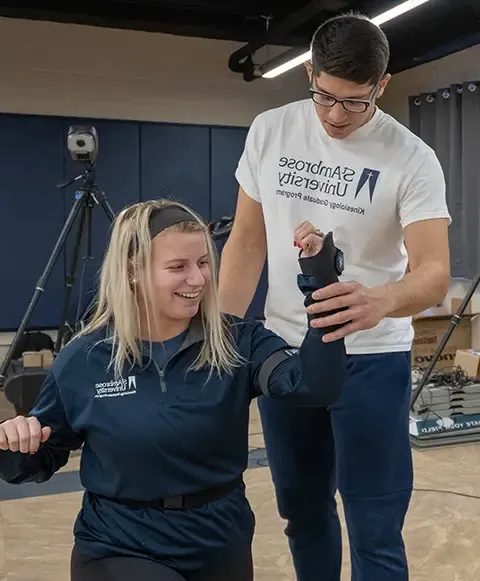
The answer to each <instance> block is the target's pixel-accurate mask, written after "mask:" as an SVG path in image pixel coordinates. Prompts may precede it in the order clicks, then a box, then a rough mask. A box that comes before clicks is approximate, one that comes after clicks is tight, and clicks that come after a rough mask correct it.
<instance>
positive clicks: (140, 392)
mask: <svg viewBox="0 0 480 581" xmlns="http://www.w3.org/2000/svg"><path fill="white" fill-rule="evenodd" d="M298 281H299V288H300V289H301V290H302V292H303V293H304V295H305V296H306V297H308V296H310V295H311V292H312V291H313V290H314V289H316V288H319V287H320V286H321V285H320V284H318V282H317V281H316V280H315V279H314V278H313V277H312V276H304V275H299V276H298ZM305 316H307V315H305ZM231 331H232V333H233V336H234V337H235V342H236V348H237V350H238V352H239V353H240V355H241V356H242V357H243V358H244V359H245V361H246V363H244V364H242V365H241V366H240V367H239V368H238V369H237V370H236V371H235V372H234V373H233V374H232V375H228V374H224V375H223V376H222V377H218V375H217V374H216V373H212V375H211V376H210V378H208V376H209V373H208V370H207V369H205V370H200V371H187V369H188V367H189V366H190V364H191V363H192V362H193V361H194V359H195V358H196V356H197V355H198V352H199V349H200V346H201V343H202V341H203V338H204V335H203V326H202V323H201V321H200V319H199V318H195V319H194V320H193V321H192V324H191V326H190V328H189V330H188V333H187V334H186V337H185V339H184V340H183V344H182V345H181V347H180V349H178V350H176V351H175V352H174V354H172V355H171V356H170V357H169V358H168V359H167V361H164V362H161V365H159V364H158V362H157V361H155V360H152V359H150V356H149V355H148V354H147V352H145V356H144V359H143V363H142V365H141V366H140V365H137V366H134V367H132V368H128V369H126V371H125V375H124V377H123V379H121V380H116V379H115V378H114V374H113V370H112V371H110V370H107V366H108V364H109V362H110V358H111V354H112V341H111V339H110V338H109V335H108V332H107V330H104V331H98V332H95V333H93V334H90V335H87V336H84V337H81V338H78V339H74V340H73V341H71V342H70V343H69V344H68V345H67V346H66V347H65V348H64V349H62V351H61V352H60V353H59V354H58V356H57V357H56V359H55V361H54V363H53V367H52V368H51V370H50V372H49V373H48V376H47V378H46V380H45V383H44V385H43V387H42V390H41V393H40V394H39V397H38V400H37V402H36V405H35V408H34V409H33V410H32V412H31V414H30V415H32V416H36V417H37V418H38V419H39V421H40V423H41V424H42V425H44V426H45V425H46V426H50V427H51V428H52V433H51V436H50V438H49V439H48V441H47V442H45V443H43V444H42V445H41V446H40V449H39V451H38V452H37V453H36V454H33V455H30V454H22V453H20V452H10V451H0V477H1V478H2V479H3V480H5V481H7V482H10V483H22V482H32V481H33V482H44V481H46V480H48V479H50V478H51V477H52V475H53V474H54V473H55V472H56V471H57V470H59V469H60V468H61V467H62V466H64V465H65V464H66V463H67V461H68V458H69V454H70V452H71V451H72V450H75V449H79V448H80V447H82V446H83V450H82V458H81V465H80V477H81V482H82V485H83V486H84V488H85V490H86V492H85V495H84V500H83V507H82V510H81V512H80V514H79V517H78V519H77V522H76V525H75V536H76V543H77V546H79V547H80V549H81V550H82V551H84V552H86V553H89V554H92V555H98V556H109V555H113V554H130V555H132V554H133V555H135V554H138V555H145V554H148V555H150V556H151V557H152V558H157V559H159V560H161V561H162V562H164V563H166V564H169V565H170V566H178V562H177V560H176V559H183V560H184V561H185V562H187V561H188V559H190V561H188V562H189V563H191V567H194V566H195V565H194V562H196V561H195V559H200V556H199V555H201V553H202V550H206V549H207V548H208V549H213V548H218V547H220V546H224V545H225V543H227V544H228V543H230V542H231V540H232V538H236V536H238V535H239V534H243V535H246V536H247V537H248V538H251V534H252V532H253V515H252V514H251V512H250V508H249V506H248V502H247V501H246V500H245V498H244V493H243V490H242V491H240V490H239V491H236V492H234V493H232V494H230V495H229V496H228V497H227V498H224V499H221V500H220V501H216V502H214V503H212V504H211V505H209V506H207V507H205V508H201V509H188V510H183V511H182V510H180V511H170V510H165V511H160V510H157V509H152V508H148V509H145V508H142V509H137V508H132V507H131V506H125V505H121V504H119V503H118V502H115V499H135V500H139V501H144V500H152V499H157V498H163V497H171V496H177V495H185V494H189V493H193V492H197V491H201V490H204V489H207V488H210V487H213V486H218V485H221V484H225V483H228V482H230V481H232V480H234V479H236V478H240V477H241V475H242V474H243V472H244V471H245V469H246V468H247V464H248V425H249V406H250V403H251V401H252V399H253V398H255V397H258V396H260V395H262V394H263V396H265V397H274V398H276V399H278V400H282V401H284V402H287V403H290V404H292V405H302V406H303V405H307V406H325V405H329V404H331V403H333V401H334V400H335V399H336V398H337V397H338V395H339V393H340V390H341V386H342V383H343V378H344V368H345V360H346V355H345V348H344V342H343V341H336V342H333V343H324V342H323V341H322V336H323V335H324V334H325V331H324V330H323V329H318V328H311V327H309V330H308V332H307V334H306V336H305V339H304V341H303V343H302V345H301V347H300V348H299V349H291V348H290V346H289V345H287V344H286V343H285V341H284V340H283V339H281V338H280V337H278V336H277V335H276V334H274V333H273V332H271V331H269V330H267V329H265V328H264V326H263V324H262V323H260V322H256V321H250V320H242V319H239V318H236V317H231ZM147 350H148V349H147ZM110 499H111V500H110ZM229 503H230V504H229ZM242 531H243V532H242Z"/></svg>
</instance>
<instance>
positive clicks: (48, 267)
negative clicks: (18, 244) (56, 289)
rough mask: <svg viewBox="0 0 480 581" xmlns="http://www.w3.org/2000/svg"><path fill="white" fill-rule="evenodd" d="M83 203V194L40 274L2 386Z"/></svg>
mask: <svg viewBox="0 0 480 581" xmlns="http://www.w3.org/2000/svg"><path fill="white" fill-rule="evenodd" d="M82 204H83V196H82V197H79V198H77V200H76V201H75V203H74V205H73V207H72V209H71V211H70V214H69V215H68V218H67V220H66V222H65V224H64V226H63V228H62V231H61V232H60V236H59V237H58V239H57V242H56V243H55V247H54V249H53V251H52V254H51V256H50V258H49V259H48V262H47V265H46V266H45V270H44V271H43V273H42V275H41V276H40V278H39V279H38V282H37V284H36V286H35V292H34V294H33V297H32V299H31V301H30V304H29V305H28V307H27V311H26V313H25V315H24V317H23V319H22V322H21V323H20V326H19V328H18V330H17V332H16V334H15V337H14V338H13V341H12V344H11V345H10V348H9V349H8V351H7V354H6V356H5V359H4V360H3V362H2V365H1V367H0V386H1V385H3V382H4V379H5V373H6V371H7V369H8V366H9V365H10V362H11V360H12V356H13V353H14V352H15V350H16V348H17V345H18V342H19V341H20V338H21V337H22V335H23V332H24V330H25V327H26V326H27V324H28V322H29V321H30V318H31V316H32V313H33V311H34V309H35V307H36V305H37V303H38V300H39V298H40V296H41V295H42V293H43V292H44V290H45V284H46V282H47V280H48V277H49V276H50V273H51V271H52V268H53V267H54V265H55V263H56V261H57V259H58V257H59V255H60V252H61V250H62V247H63V245H64V244H65V240H66V238H67V236H68V234H69V232H70V230H71V228H72V225H73V222H74V221H75V218H76V217H77V214H78V212H79V211H80V209H81V207H82Z"/></svg>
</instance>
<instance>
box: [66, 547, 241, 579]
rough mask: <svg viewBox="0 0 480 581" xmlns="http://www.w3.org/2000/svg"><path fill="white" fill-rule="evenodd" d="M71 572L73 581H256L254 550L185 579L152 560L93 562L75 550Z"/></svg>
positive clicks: (117, 558)
mask: <svg viewBox="0 0 480 581" xmlns="http://www.w3.org/2000/svg"><path fill="white" fill-rule="evenodd" d="M70 571H71V573H70V580H71V581H137V580H138V579H141V580H142V581H253V563H252V553H251V550H250V548H245V549H243V550H242V551H239V552H238V553H237V554H236V555H235V557H234V558H232V559H231V560H229V562H228V563H226V562H222V563H218V564H215V563H212V564H211V565H209V566H208V568H205V569H204V570H202V571H197V572H195V573H193V574H192V573H188V574H184V575H181V574H180V573H179V572H177V571H174V570H173V569H170V568H168V567H165V566H164V565H162V564H160V563H157V562H155V561H151V560H149V559H142V558H137V557H111V558H108V559H92V558H91V557H87V556H85V555H82V554H81V553H79V552H78V551H76V550H75V549H73V552H72V559H71V568H70Z"/></svg>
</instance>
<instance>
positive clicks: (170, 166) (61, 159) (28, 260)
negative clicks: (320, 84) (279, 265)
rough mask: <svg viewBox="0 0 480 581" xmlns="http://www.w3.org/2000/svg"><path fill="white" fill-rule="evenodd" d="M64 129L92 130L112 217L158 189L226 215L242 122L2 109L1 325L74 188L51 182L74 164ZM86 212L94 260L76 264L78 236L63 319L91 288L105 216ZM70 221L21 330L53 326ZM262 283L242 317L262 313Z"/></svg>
mask: <svg viewBox="0 0 480 581" xmlns="http://www.w3.org/2000/svg"><path fill="white" fill-rule="evenodd" d="M71 125H94V126H95V127H96V129H97V132H98V138H99V154H98V159H97V163H96V183H97V185H98V186H99V187H100V188H101V189H102V190H104V191H105V193H106V194H107V198H108V201H109V202H110V205H111V206H112V209H113V211H114V212H115V213H116V212H118V211H119V210H120V209H121V208H122V207H124V206H125V205H126V204H129V203H131V202H135V201H138V200H147V199H152V198H159V197H164V196H165V193H166V190H165V187H166V188H168V190H170V191H171V195H172V197H174V198H177V199H179V200H182V201H184V202H186V203H188V204H190V205H191V206H192V207H193V208H194V209H195V210H196V211H197V212H199V213H200V214H201V215H202V217H203V218H204V219H206V220H212V219H216V218H219V217H221V216H223V215H233V214H234V211H235V204H236V197H237V188H238V185H237V183H236V180H235V177H234V172H235V168H236V165H237V162H238V159H239V157H240V155H241V152H242V149H243V145H244V141H245V137H246V134H247V128H246V127H216V126H202V125H181V124H166V123H149V122H133V121H116V120H103V119H102V120H99V119H79V118H62V117H46V116H35V115H1V116H0V135H1V136H2V139H1V140H0V178H1V194H0V218H1V232H2V243H1V244H0V268H1V270H2V276H1V281H2V292H1V300H0V331H12V330H16V329H17V328H18V326H19V324H20V322H21V320H22V318H23V316H24V314H25V311H26V309H27V306H28V304H29V302H30V300H31V298H32V296H33V293H34V290H35V286H36V284H37V281H38V279H39V277H40V275H41V273H42V272H43V270H44V268H45V266H46V263H47V260H48V258H49V256H50V254H51V252H52V250H53V248H54V245H55V242H56V240H57V238H58V236H59V234H60V231H61V229H62V227H63V225H64V223H65V220H66V219H67V216H68V214H69V212H70V210H71V207H72V205H73V203H74V199H75V198H74V195H75V188H76V186H75V185H71V186H69V187H67V188H66V189H64V190H62V189H58V188H57V187H56V186H57V184H59V183H61V182H62V181H64V180H66V179H68V178H70V177H72V176H74V175H77V174H78V173H80V172H81V170H82V166H81V164H76V163H75V162H73V161H72V159H71V158H70V155H69V153H68V151H67V148H66V138H67V133H68V129H69V127H70V126H71ZM77 187H78V184H77ZM92 218H93V219H92V255H93V256H94V260H92V261H87V262H84V261H83V260H81V258H82V257H83V256H85V253H86V244H85V240H84V241H83V244H82V249H81V252H80V262H79V266H78V268H77V270H76V273H75V274H76V281H75V286H74V288H73V292H72V297H71V300H70V309H69V317H70V318H72V317H74V316H75V312H76V309H77V306H78V304H79V297H80V289H81V290H82V292H81V297H82V304H85V302H86V301H87V300H88V298H89V296H90V293H91V292H92V288H93V286H94V284H95V280H96V276H97V273H98V268H99V266H100V264H101V258H102V255H103V252H104V249H105V243H106V240H107V236H108V230H109V221H108V219H107V217H106V216H105V214H104V211H103V209H102V208H101V207H99V206H96V207H95V208H94V209H93V213H92ZM77 223H78V222H76V223H75V224H74V226H73V229H72V232H71V233H70V236H69V237H68V239H67V243H66V245H65V247H64V248H63V249H62V251H61V253H60V255H59V257H58V261H57V263H56V264H55V266H54V268H53V269H52V272H51V275H50V277H49V279H48V282H47V285H46V287H45V292H44V293H43V294H42V296H41V297H40V299H39V301H38V303H37V306H36V308H35V310H34V313H33V316H32V317H31V319H30V322H29V325H28V328H42V329H55V328H57V327H58V322H59V319H60V314H61V310H62V303H63V299H64V288H65V287H64V280H65V273H66V271H68V270H69V265H70V261H71V254H72V248H73V242H74V238H75V235H76V232H77ZM84 238H85V235H84ZM265 289H266V276H265V273H264V274H263V276H262V279H261V282H260V285H259V288H258V290H257V294H256V296H255V299H254V301H253V302H252V305H251V307H250V310H249V313H248V315H249V316H254V317H261V316H262V314H263V303H264V296H265Z"/></svg>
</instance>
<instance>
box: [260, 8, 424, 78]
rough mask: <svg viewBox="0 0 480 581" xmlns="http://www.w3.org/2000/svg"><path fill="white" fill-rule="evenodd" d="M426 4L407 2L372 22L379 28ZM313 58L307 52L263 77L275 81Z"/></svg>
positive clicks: (267, 72) (373, 19)
mask: <svg viewBox="0 0 480 581" xmlns="http://www.w3.org/2000/svg"><path fill="white" fill-rule="evenodd" d="M426 2H430V0H406V2H402V3H401V4H399V5H398V6H395V7H394V8H392V9H391V10H387V11H386V12H384V13H383V14H380V15H379V16H376V17H375V18H372V19H371V20H372V22H373V23H374V24H376V25H377V26H380V25H381V24H384V23H385V22H388V21H389V20H393V19H394V18H397V17H398V16H401V15H402V14H405V12H409V11H410V10H413V9H414V8H417V7H418V6H421V5H422V4H425V3H426ZM311 57H312V51H310V50H309V51H308V52H305V53H303V54H301V55H299V56H297V57H295V58H293V59H291V60H289V61H287V62H286V63H283V64H281V65H279V66H278V67H275V68H273V69H272V70H270V71H266V72H264V73H262V77H263V78H264V79H273V78H274V77H278V75H281V74H282V73H285V72H287V71H289V70H291V69H293V68H295V67H297V66H298V65H301V64H303V63H305V62H306V61H308V60H310V59H311Z"/></svg>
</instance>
